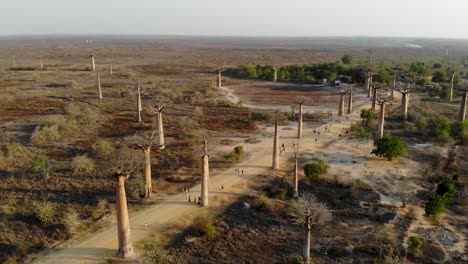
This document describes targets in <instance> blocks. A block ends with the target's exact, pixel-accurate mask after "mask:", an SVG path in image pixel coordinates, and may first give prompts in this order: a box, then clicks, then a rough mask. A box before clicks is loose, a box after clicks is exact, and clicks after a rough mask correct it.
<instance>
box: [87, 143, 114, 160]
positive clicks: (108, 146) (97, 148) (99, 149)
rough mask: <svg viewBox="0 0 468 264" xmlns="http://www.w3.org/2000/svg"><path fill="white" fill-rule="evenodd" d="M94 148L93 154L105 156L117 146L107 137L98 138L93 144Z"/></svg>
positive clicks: (92, 147)
mask: <svg viewBox="0 0 468 264" xmlns="http://www.w3.org/2000/svg"><path fill="white" fill-rule="evenodd" d="M91 149H92V150H93V155H95V156H96V157H105V156H107V155H109V154H111V153H113V152H114V151H115V147H114V145H113V144H112V142H111V141H109V140H107V139H102V138H100V139H98V140H96V142H95V143H94V144H93V145H92V146H91Z"/></svg>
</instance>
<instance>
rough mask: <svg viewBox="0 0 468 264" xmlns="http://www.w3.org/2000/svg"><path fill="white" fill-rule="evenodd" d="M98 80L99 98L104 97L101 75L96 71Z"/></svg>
mask: <svg viewBox="0 0 468 264" xmlns="http://www.w3.org/2000/svg"><path fill="white" fill-rule="evenodd" d="M96 81H97V87H98V93H99V99H102V90H101V78H100V77H99V73H98V72H96Z"/></svg>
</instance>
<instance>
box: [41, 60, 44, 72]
mask: <svg viewBox="0 0 468 264" xmlns="http://www.w3.org/2000/svg"><path fill="white" fill-rule="evenodd" d="M43 70H44V64H43V63H42V57H41V71H43Z"/></svg>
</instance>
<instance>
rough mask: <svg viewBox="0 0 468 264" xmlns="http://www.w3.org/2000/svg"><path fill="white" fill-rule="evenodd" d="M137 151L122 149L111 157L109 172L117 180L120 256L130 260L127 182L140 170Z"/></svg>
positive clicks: (130, 245)
mask: <svg viewBox="0 0 468 264" xmlns="http://www.w3.org/2000/svg"><path fill="white" fill-rule="evenodd" d="M134 152H135V151H131V150H130V149H128V148H124V149H120V150H119V151H117V153H113V154H112V155H111V156H110V157H109V167H108V169H107V170H108V172H109V173H110V174H112V175H113V176H114V177H116V178H117V188H116V189H117V191H116V198H117V235H118V240H119V251H118V255H119V256H120V257H122V258H128V257H131V256H132V255H133V247H132V242H131V239H130V222H129V218H128V207H127V196H126V194H125V181H126V180H127V179H128V178H129V177H130V175H131V174H132V173H133V172H134V171H135V170H136V169H137V168H138V166H139V162H138V159H137V158H136V154H135V153H134Z"/></svg>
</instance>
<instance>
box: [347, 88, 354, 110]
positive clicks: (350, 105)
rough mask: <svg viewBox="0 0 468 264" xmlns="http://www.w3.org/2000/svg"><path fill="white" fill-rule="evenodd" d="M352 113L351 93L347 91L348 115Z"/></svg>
mask: <svg viewBox="0 0 468 264" xmlns="http://www.w3.org/2000/svg"><path fill="white" fill-rule="evenodd" d="M351 111H353V91H349V99H348V112H347V113H348V114H351Z"/></svg>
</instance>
